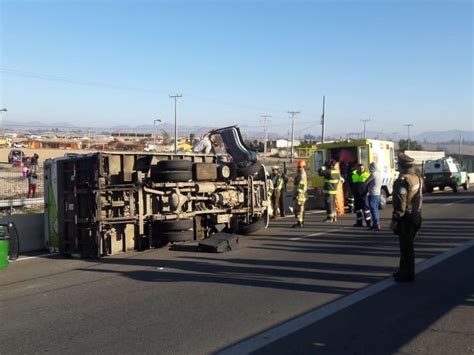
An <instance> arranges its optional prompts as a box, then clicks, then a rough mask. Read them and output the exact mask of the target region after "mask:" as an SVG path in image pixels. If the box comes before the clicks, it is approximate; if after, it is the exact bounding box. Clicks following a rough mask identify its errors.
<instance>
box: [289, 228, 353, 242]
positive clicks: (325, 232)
mask: <svg viewBox="0 0 474 355" xmlns="http://www.w3.org/2000/svg"><path fill="white" fill-rule="evenodd" d="M347 228H349V227H341V228H336V229H330V230H327V231H324V232H318V233H312V234H308V235H304V236H302V237H294V238H290V239H288V240H300V239H304V238H308V237H316V236H318V235H323V234H328V233H332V232H339V231H342V230H344V229H347Z"/></svg>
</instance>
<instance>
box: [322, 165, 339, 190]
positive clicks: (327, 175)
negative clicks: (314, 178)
mask: <svg viewBox="0 0 474 355" xmlns="http://www.w3.org/2000/svg"><path fill="white" fill-rule="evenodd" d="M318 174H319V175H321V176H322V177H324V185H323V192H324V193H325V194H328V195H335V194H336V191H337V184H338V183H339V181H340V180H341V175H340V174H339V171H337V170H336V169H328V168H326V167H325V166H322V167H321V168H320V169H319V170H318Z"/></svg>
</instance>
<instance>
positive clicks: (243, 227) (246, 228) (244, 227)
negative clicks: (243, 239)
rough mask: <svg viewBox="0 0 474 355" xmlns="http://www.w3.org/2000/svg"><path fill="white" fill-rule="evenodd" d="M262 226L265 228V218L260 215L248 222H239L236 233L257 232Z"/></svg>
mask: <svg viewBox="0 0 474 355" xmlns="http://www.w3.org/2000/svg"><path fill="white" fill-rule="evenodd" d="M263 228H265V219H264V218H262V217H259V218H258V219H257V220H254V221H253V222H252V223H250V224H245V223H240V224H239V229H238V230H237V233H238V234H243V235H247V234H252V233H255V232H258V231H259V230H261V229H263Z"/></svg>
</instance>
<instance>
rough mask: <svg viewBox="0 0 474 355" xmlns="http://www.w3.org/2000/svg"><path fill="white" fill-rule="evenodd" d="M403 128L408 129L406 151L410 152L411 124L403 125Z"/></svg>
mask: <svg viewBox="0 0 474 355" xmlns="http://www.w3.org/2000/svg"><path fill="white" fill-rule="evenodd" d="M404 126H405V127H407V129H408V140H407V150H410V127H413V124H412V123H407V124H404Z"/></svg>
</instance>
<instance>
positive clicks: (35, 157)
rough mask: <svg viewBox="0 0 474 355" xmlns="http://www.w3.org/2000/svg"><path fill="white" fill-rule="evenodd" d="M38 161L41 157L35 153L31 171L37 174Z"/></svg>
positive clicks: (31, 162)
mask: <svg viewBox="0 0 474 355" xmlns="http://www.w3.org/2000/svg"><path fill="white" fill-rule="evenodd" d="M38 159H39V155H38V154H36V153H35V154H33V156H32V157H31V160H30V165H31V170H32V171H33V172H35V173H37V172H38Z"/></svg>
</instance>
